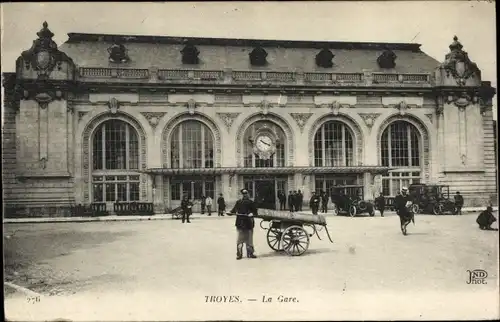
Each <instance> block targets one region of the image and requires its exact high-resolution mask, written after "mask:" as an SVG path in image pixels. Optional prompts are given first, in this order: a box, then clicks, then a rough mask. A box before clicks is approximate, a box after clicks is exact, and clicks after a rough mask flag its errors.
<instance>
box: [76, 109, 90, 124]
mask: <svg viewBox="0 0 500 322" xmlns="http://www.w3.org/2000/svg"><path fill="white" fill-rule="evenodd" d="M87 113H88V112H86V111H80V112H78V122H80V121H81V120H82V118H83V117H84V116H85V115H87Z"/></svg>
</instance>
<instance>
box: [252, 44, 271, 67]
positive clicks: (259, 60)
mask: <svg viewBox="0 0 500 322" xmlns="http://www.w3.org/2000/svg"><path fill="white" fill-rule="evenodd" d="M249 55H250V64H252V66H265V65H267V52H266V51H265V50H264V48H262V47H260V46H259V47H256V48H254V50H252V52H251V53H250V54H249Z"/></svg>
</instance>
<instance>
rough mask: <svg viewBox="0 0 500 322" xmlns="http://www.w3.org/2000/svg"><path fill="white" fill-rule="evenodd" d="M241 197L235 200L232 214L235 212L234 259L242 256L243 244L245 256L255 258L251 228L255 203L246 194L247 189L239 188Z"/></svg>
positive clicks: (255, 211) (253, 223)
mask: <svg viewBox="0 0 500 322" xmlns="http://www.w3.org/2000/svg"><path fill="white" fill-rule="evenodd" d="M240 192H241V194H242V198H241V199H240V200H238V201H237V202H236V204H235V205H234V207H233V209H232V210H231V213H232V214H236V222H235V226H236V230H237V231H238V239H237V242H236V259H241V258H242V257H243V244H246V246H247V257H248V258H257V256H255V254H254V248H253V228H254V226H255V222H254V219H253V218H252V217H253V216H255V215H257V205H256V204H255V202H254V201H253V200H251V199H250V197H249V196H248V190H246V189H241V190H240Z"/></svg>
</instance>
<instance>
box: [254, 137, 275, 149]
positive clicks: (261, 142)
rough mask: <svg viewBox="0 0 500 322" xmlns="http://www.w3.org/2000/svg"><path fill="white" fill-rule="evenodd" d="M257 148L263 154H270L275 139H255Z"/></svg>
mask: <svg viewBox="0 0 500 322" xmlns="http://www.w3.org/2000/svg"><path fill="white" fill-rule="evenodd" d="M255 147H256V148H257V149H258V150H259V151H261V152H270V151H272V150H273V148H274V142H273V139H272V138H271V137H270V136H268V135H265V134H263V135H259V136H258V137H257V138H256V139H255Z"/></svg>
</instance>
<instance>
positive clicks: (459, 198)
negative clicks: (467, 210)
mask: <svg viewBox="0 0 500 322" xmlns="http://www.w3.org/2000/svg"><path fill="white" fill-rule="evenodd" d="M454 199H455V208H456V211H457V213H456V214H457V215H461V214H462V207H463V206H464V197H462V195H461V194H460V191H457V193H456V194H455V196H454Z"/></svg>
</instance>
